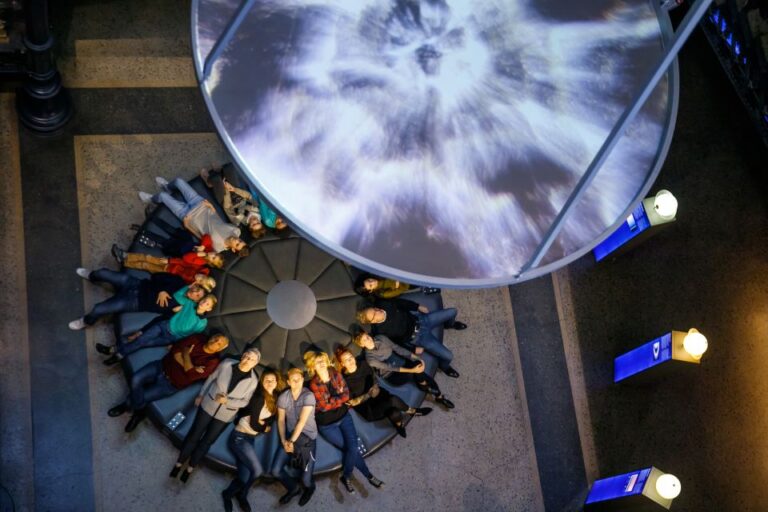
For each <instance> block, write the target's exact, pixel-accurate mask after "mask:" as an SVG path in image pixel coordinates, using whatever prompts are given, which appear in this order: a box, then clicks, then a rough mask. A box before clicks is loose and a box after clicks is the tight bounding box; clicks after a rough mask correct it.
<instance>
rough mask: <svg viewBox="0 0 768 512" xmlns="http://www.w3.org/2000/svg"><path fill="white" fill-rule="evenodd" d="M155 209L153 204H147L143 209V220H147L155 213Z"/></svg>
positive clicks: (155, 206)
mask: <svg viewBox="0 0 768 512" xmlns="http://www.w3.org/2000/svg"><path fill="white" fill-rule="evenodd" d="M156 208H157V205H156V204H155V203H149V204H148V205H147V206H145V207H144V218H145V219H148V218H150V217H151V216H152V214H153V213H154V212H155V209H156Z"/></svg>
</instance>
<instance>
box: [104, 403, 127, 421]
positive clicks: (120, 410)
mask: <svg viewBox="0 0 768 512" xmlns="http://www.w3.org/2000/svg"><path fill="white" fill-rule="evenodd" d="M128 409H129V407H128V402H123V403H121V404H117V405H116V406H114V407H113V408H111V409H110V410H109V411H107V414H109V417H110V418H117V417H118V416H120V415H121V414H124V413H125V412H127V411H128Z"/></svg>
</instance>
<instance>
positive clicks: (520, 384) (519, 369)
mask: <svg viewBox="0 0 768 512" xmlns="http://www.w3.org/2000/svg"><path fill="white" fill-rule="evenodd" d="M501 296H502V303H503V305H504V309H505V310H506V312H507V319H508V328H509V341H508V344H509V348H510V351H511V352H512V360H513V364H514V366H515V369H516V371H515V378H516V380H517V389H518V394H519V397H520V404H521V407H520V410H521V411H522V415H523V425H524V426H525V432H524V435H525V445H526V446H527V447H528V450H527V451H528V453H529V456H530V462H529V463H530V465H531V469H532V475H531V476H532V478H533V480H534V481H533V486H534V488H535V489H536V491H537V492H536V496H535V499H536V503H535V505H536V510H539V511H542V512H543V511H544V493H543V489H542V487H541V478H540V471H539V463H538V458H537V457H536V445H535V443H534V441H533V424H532V423H531V416H530V412H529V410H528V395H527V392H526V389H525V378H524V377H523V365H522V362H521V360H520V350H519V346H518V339H517V328H516V326H515V314H514V311H513V308H512V297H511V296H510V293H509V291H508V290H506V289H503V288H502V289H501Z"/></svg>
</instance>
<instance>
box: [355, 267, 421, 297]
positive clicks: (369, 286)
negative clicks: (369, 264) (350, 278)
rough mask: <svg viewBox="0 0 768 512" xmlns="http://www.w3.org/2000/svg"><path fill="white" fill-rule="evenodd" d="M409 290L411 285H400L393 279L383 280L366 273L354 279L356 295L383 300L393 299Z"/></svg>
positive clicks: (400, 283)
mask: <svg viewBox="0 0 768 512" xmlns="http://www.w3.org/2000/svg"><path fill="white" fill-rule="evenodd" d="M410 289H411V285H409V284H408V283H402V282H400V281H395V280H394V279H385V278H383V277H378V276H375V275H373V274H369V273H367V272H364V273H362V274H360V275H359V276H357V279H355V292H356V293H357V294H358V295H364V296H368V295H372V296H375V297H382V298H384V299H393V298H395V297H397V296H399V295H400V294H402V293H404V292H407V291H408V290H410Z"/></svg>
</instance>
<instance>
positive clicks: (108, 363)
mask: <svg viewBox="0 0 768 512" xmlns="http://www.w3.org/2000/svg"><path fill="white" fill-rule="evenodd" d="M120 359H121V357H120V356H119V355H117V354H115V355H113V356H112V357H108V358H106V359H105V360H104V361H102V362H103V363H104V364H105V365H106V366H112V365H114V364H117V363H119V362H120Z"/></svg>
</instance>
